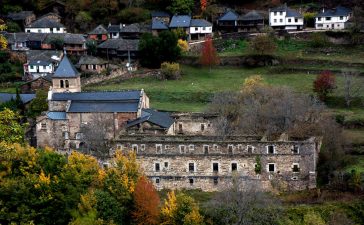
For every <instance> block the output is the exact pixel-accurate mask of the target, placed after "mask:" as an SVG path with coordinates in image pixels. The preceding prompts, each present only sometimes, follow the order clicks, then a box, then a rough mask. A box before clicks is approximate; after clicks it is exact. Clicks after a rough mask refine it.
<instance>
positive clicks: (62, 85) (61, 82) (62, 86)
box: [60, 80, 64, 88]
mask: <svg viewBox="0 0 364 225" xmlns="http://www.w3.org/2000/svg"><path fill="white" fill-rule="evenodd" d="M60 85H61V88H64V83H63V80H60Z"/></svg>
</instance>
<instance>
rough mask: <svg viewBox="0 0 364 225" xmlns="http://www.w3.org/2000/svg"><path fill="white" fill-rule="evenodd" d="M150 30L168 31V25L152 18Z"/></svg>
mask: <svg viewBox="0 0 364 225" xmlns="http://www.w3.org/2000/svg"><path fill="white" fill-rule="evenodd" d="M152 30H168V25H167V24H165V23H164V22H163V21H161V20H159V19H157V18H153V19H152Z"/></svg>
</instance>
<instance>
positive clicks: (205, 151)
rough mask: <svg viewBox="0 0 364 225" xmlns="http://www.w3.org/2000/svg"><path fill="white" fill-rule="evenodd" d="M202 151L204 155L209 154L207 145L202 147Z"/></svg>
mask: <svg viewBox="0 0 364 225" xmlns="http://www.w3.org/2000/svg"><path fill="white" fill-rule="evenodd" d="M203 151H204V154H205V155H207V154H209V146H208V145H205V146H203Z"/></svg>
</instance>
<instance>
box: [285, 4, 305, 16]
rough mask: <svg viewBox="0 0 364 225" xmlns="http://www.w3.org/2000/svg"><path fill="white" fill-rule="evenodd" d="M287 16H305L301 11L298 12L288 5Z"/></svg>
mask: <svg viewBox="0 0 364 225" xmlns="http://www.w3.org/2000/svg"><path fill="white" fill-rule="evenodd" d="M286 17H299V18H301V17H303V16H302V15H301V14H300V13H299V12H297V11H296V10H293V9H290V8H288V7H287V11H286Z"/></svg>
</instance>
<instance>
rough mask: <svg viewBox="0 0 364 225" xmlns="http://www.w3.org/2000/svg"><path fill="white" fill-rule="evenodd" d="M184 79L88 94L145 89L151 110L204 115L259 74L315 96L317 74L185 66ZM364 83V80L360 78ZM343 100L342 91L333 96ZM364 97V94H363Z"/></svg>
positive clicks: (138, 82)
mask: <svg viewBox="0 0 364 225" xmlns="http://www.w3.org/2000/svg"><path fill="white" fill-rule="evenodd" d="M182 72H183V76H182V78H181V79H180V80H168V81H167V80H166V81H161V80H158V79H156V78H151V77H149V78H143V79H141V78H135V79H130V80H127V81H118V80H111V81H108V82H105V83H103V84H98V85H94V86H87V87H86V88H85V89H86V90H125V89H141V88H143V89H144V90H145V91H146V92H147V94H148V96H149V97H150V99H151V104H152V107H154V108H157V109H161V110H170V111H203V110H204V109H205V106H206V104H207V103H208V101H209V99H210V97H211V96H212V95H213V94H214V93H216V92H221V91H229V90H231V91H238V90H239V89H240V88H241V86H242V84H243V82H244V79H245V78H247V77H249V76H251V75H256V74H259V75H261V76H263V77H264V79H265V80H266V81H267V83H269V84H271V85H284V86H289V87H292V88H293V89H294V90H297V91H299V92H303V93H313V92H312V82H313V80H314V79H315V78H316V74H307V73H297V74H285V73H272V72H270V69H269V68H256V69H246V68H226V67H224V68H216V69H213V70H212V71H211V73H209V71H208V69H204V68H196V67H190V66H182ZM359 79H360V82H364V77H361V78H359ZM342 85H343V79H342V78H341V77H340V76H337V86H338V87H341V86H342ZM333 95H335V96H342V95H343V89H342V88H338V89H337V90H335V92H334V93H333ZM361 97H364V92H363V93H362V94H361ZM335 110H336V112H337V113H343V112H345V113H346V114H347V115H348V116H349V115H350V116H351V117H356V116H358V114H359V117H360V115H361V114H364V109H360V108H353V109H340V108H338V109H335ZM363 117H364V116H363Z"/></svg>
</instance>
